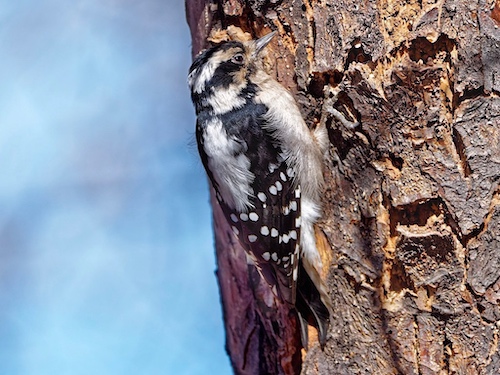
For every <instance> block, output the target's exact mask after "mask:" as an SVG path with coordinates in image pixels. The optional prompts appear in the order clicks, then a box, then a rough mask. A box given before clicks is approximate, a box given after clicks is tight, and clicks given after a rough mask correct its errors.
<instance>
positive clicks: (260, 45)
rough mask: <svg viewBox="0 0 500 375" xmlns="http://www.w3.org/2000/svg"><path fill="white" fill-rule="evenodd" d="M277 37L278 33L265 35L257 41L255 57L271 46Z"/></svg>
mask: <svg viewBox="0 0 500 375" xmlns="http://www.w3.org/2000/svg"><path fill="white" fill-rule="evenodd" d="M275 35H276V31H273V32H272V33H269V34H267V35H264V36H263V37H262V38H259V39H257V40H256V41H255V55H256V56H257V55H258V54H259V53H261V52H262V50H263V49H264V48H265V47H266V46H267V45H268V44H269V42H270V41H271V39H273V37H274V36H275Z"/></svg>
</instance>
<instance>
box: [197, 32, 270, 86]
mask: <svg viewBox="0 0 500 375" xmlns="http://www.w3.org/2000/svg"><path fill="white" fill-rule="evenodd" d="M275 33H276V32H272V33H269V34H267V35H265V36H263V37H262V38H260V39H257V40H252V41H248V42H240V41H229V42H223V43H220V44H217V45H215V46H214V47H212V48H209V49H207V50H205V51H203V52H202V53H201V54H199V55H198V56H197V57H196V58H195V60H194V61H193V64H192V65H191V68H190V69H189V75H188V84H189V87H190V89H191V93H192V95H195V96H196V95H202V94H203V93H204V92H206V91H207V90H212V91H213V90H224V89H228V88H229V87H231V86H233V88H237V87H241V86H243V85H245V83H246V81H247V80H248V77H249V75H251V74H252V73H253V72H255V71H256V70H257V69H259V67H260V63H261V56H260V55H261V53H262V51H263V50H264V48H265V47H266V46H267V45H268V44H269V42H270V41H271V39H272V38H273V37H274V35H275Z"/></svg>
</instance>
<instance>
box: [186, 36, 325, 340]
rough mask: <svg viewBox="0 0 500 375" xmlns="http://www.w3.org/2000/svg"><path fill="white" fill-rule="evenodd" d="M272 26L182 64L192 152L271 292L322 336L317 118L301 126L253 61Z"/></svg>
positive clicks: (287, 100)
mask: <svg viewBox="0 0 500 375" xmlns="http://www.w3.org/2000/svg"><path fill="white" fill-rule="evenodd" d="M274 34H275V33H274V32H273V33H270V34H267V35H266V36H264V37H262V38H260V39H258V40H254V41H249V42H239V41H229V42H224V43H221V44H218V45H216V46H214V47H212V48H210V49H207V50H205V51H204V52H202V53H201V54H200V55H198V56H197V57H196V59H195V60H194V62H193V64H192V65H191V68H190V69H189V76H188V83H189V87H190V89H191V98H192V100H193V103H194V106H195V109H196V115H197V123H196V139H197V143H198V150H199V153H200V156H201V159H202V162H203V165H204V167H205V169H206V172H207V174H208V177H209V178H210V181H211V183H212V185H213V187H214V189H215V192H216V197H217V200H218V202H219V204H220V206H221V207H222V210H223V212H224V215H225V217H226V220H227V221H228V223H229V224H230V226H231V227H232V230H233V232H234V234H235V236H237V237H238V239H239V241H240V243H241V244H242V246H243V248H244V249H245V250H246V252H247V254H248V255H249V258H250V259H252V260H253V262H254V264H255V265H256V267H257V269H258V270H259V272H260V274H261V275H262V277H263V278H264V279H265V280H266V281H267V283H268V284H269V285H270V287H271V288H272V291H273V293H274V294H275V295H277V296H279V297H280V298H282V299H283V300H284V301H286V302H287V303H289V304H291V305H293V306H295V308H296V310H297V312H298V317H299V321H300V323H301V327H300V328H301V337H302V342H303V345H304V346H307V323H309V324H311V325H313V326H315V327H316V329H317V330H318V338H319V342H320V344H321V346H322V347H324V345H325V342H326V334H327V329H328V322H329V315H330V311H331V304H330V299H329V296H328V294H327V292H326V288H325V286H324V284H323V283H322V281H321V278H320V269H321V259H320V256H319V253H318V250H317V248H316V239H315V235H314V227H313V225H314V223H315V222H316V221H317V220H318V219H319V217H320V214H321V207H320V191H321V187H322V183H323V173H322V166H323V156H324V149H325V148H326V145H327V135H326V130H325V128H324V126H320V127H318V128H317V129H316V130H315V131H314V132H311V131H310V130H309V128H308V127H307V125H306V123H305V122H304V120H303V118H302V116H301V114H300V111H299V109H298V107H297V104H296V103H295V100H294V99H293V97H292V95H291V94H290V93H289V92H288V91H287V90H286V89H285V88H284V87H283V86H281V85H280V84H279V83H278V82H276V81H275V80H274V79H272V78H271V77H270V76H269V75H268V74H266V73H265V71H264V69H263V68H262V62H261V56H260V54H261V52H262V50H263V49H264V47H265V46H266V45H267V44H268V43H269V42H270V41H271V39H272V38H273V36H274Z"/></svg>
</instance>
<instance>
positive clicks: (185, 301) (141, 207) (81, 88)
mask: <svg viewBox="0 0 500 375" xmlns="http://www.w3.org/2000/svg"><path fill="white" fill-rule="evenodd" d="M190 49H191V47H190V34H189V30H188V27H187V24H186V21H185V15H184V3H183V1H182V0H175V1H172V0H140V1H137V0H74V1H65V0H52V1H51V0H38V1H35V0H16V1H11V0H0V374H2V375H17V374H22V375H45V374H47V375H49V374H50V375H59V374H71V375H78V374H85V375H88V374H92V375H95V374H105V375H114V374H117V375H118V374H120V375H123V374H134V375H136V374H146V375H149V374H152V375H153V374H181V375H182V374H218V375H223V374H230V373H231V371H230V365H229V360H228V357H227V355H226V354H225V351H224V332H223V324H222V316H221V308H220V303H219V294H218V287H217V283H216V278H215V275H214V271H215V268H216V267H215V259H214V250H213V236H212V230H211V212H210V207H209V204H208V188H207V182H206V178H205V174H204V172H203V168H202V166H201V163H200V162H199V161H198V155H197V151H196V147H195V143H194V113H193V109H192V107H191V103H190V100H189V94H188V91H187V87H186V78H185V77H186V73H187V70H188V67H189V64H190V61H191V56H190Z"/></svg>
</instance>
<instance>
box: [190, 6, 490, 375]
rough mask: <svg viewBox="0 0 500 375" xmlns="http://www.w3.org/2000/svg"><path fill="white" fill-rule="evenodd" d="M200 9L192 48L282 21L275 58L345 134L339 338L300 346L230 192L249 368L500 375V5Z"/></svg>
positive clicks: (228, 286)
mask: <svg viewBox="0 0 500 375" xmlns="http://www.w3.org/2000/svg"><path fill="white" fill-rule="evenodd" d="M187 16H188V22H189V25H190V28H191V32H192V38H193V54H196V53H198V52H199V51H200V50H201V49H203V48H205V47H206V46H207V44H206V42H205V41H206V38H207V37H208V36H209V34H210V32H212V31H213V30H214V29H226V28H227V27H228V26H230V25H234V26H237V27H239V28H241V29H242V30H243V31H246V32H249V33H250V34H252V36H254V37H256V36H262V35H264V34H266V33H268V32H269V31H270V30H278V33H279V35H278V36H277V37H275V39H274V41H273V42H272V43H271V45H270V47H269V52H268V56H269V57H270V59H269V60H270V61H271V62H272V66H271V69H270V70H271V72H273V73H274V74H275V76H276V78H277V80H278V81H280V82H281V83H282V84H283V85H284V86H285V87H287V88H289V89H290V91H291V92H292V93H293V94H294V95H295V98H296V100H297V102H298V103H299V106H300V108H301V111H302V113H303V115H304V118H305V120H306V122H307V123H308V125H309V126H310V127H311V128H313V127H315V126H316V125H317V124H318V123H325V124H326V126H327V128H328V132H329V138H330V142H331V149H330V153H329V158H328V160H327V162H326V170H325V176H326V181H327V184H326V190H325V193H324V205H325V211H324V216H323V220H322V221H321V223H320V225H319V226H318V228H317V229H318V230H317V235H318V240H319V242H320V243H322V244H323V246H321V247H322V248H323V247H324V249H322V252H323V255H324V262H325V279H326V280H327V285H328V286H329V289H330V295H331V297H332V301H333V306H334V308H335V314H334V315H333V316H332V319H331V327H330V331H329V335H328V342H327V345H326V348H325V350H324V351H322V350H321V349H320V348H319V345H318V344H317V343H316V342H311V343H310V347H309V350H308V351H307V353H306V352H302V353H301V351H300V346H299V345H300V340H299V339H298V337H297V332H296V323H295V320H294V318H293V315H292V314H290V312H289V311H288V310H287V309H286V307H284V306H283V305H281V303H280V301H276V300H275V298H274V297H273V296H272V294H270V292H269V290H268V288H266V286H265V285H260V284H259V283H261V281H260V279H259V277H258V275H256V274H255V273H254V271H253V270H252V269H251V268H250V269H249V268H248V266H247V265H246V260H245V256H244V254H243V251H242V250H241V249H240V248H239V246H238V244H236V243H234V240H233V237H232V236H231V235H230V230H229V229H228V228H227V225H226V224H225V222H224V219H223V217H222V215H221V214H220V212H219V209H218V207H217V206H216V203H215V202H214V203H215V204H214V218H215V219H214V225H215V232H216V247H217V256H218V273H217V274H218V278H219V285H220V290H221V296H222V304H223V310H224V317H225V323H226V331H227V350H228V352H229V355H230V357H231V359H232V364H233V368H234V370H235V373H236V374H298V373H302V374H422V375H424V374H499V373H500V350H499V347H498V342H499V337H498V336H499V332H498V330H499V327H500V308H499V301H500V188H499V181H500V98H499V96H498V95H499V93H500V1H499V0H496V2H495V0H475V1H466V0H463V1H460V0H441V1H432V0H430V1H415V0H407V1H404V0H403V1H387V0H379V1H357V0H339V1H328V0H327V1H324V0H323V1H321V0H318V1H315V0H282V1H280V0H269V1H265V0H246V1H244V0H219V1H217V0H215V1H214V2H205V1H203V0H187ZM252 284H254V287H255V285H260V287H257V288H255V289H256V292H254V291H253V288H252V287H251V285H252ZM311 341H313V340H311Z"/></svg>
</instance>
